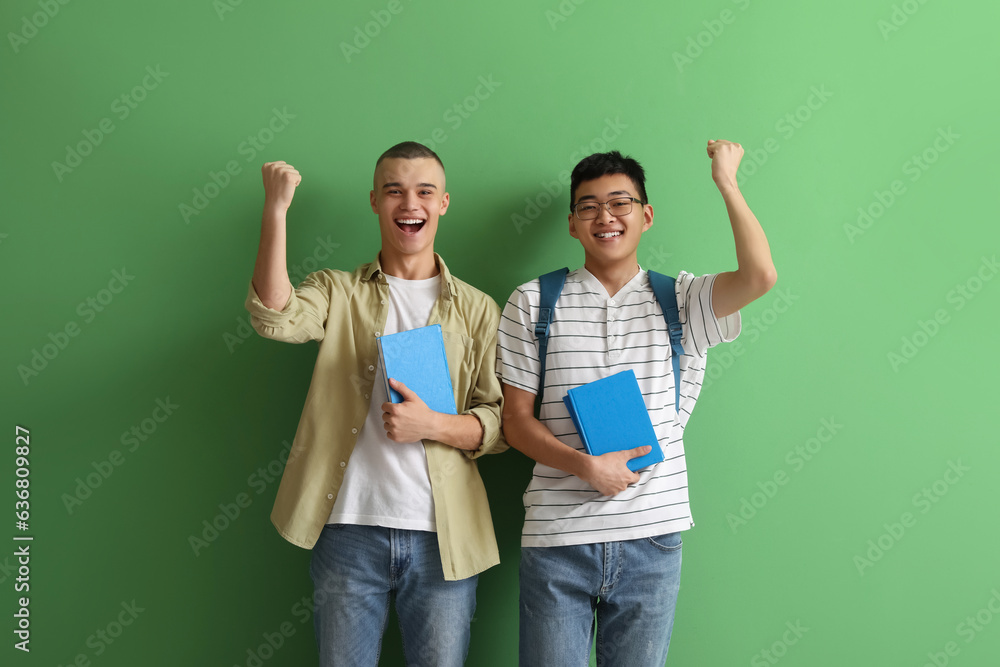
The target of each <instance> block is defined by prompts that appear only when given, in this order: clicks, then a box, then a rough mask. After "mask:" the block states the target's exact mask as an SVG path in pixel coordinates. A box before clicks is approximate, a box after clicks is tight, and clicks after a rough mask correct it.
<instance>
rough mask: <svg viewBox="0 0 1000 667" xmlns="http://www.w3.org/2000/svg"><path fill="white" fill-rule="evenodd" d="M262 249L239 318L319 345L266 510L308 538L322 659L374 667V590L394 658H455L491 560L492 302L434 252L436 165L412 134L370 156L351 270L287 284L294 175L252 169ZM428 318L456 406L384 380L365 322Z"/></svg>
mask: <svg viewBox="0 0 1000 667" xmlns="http://www.w3.org/2000/svg"><path fill="white" fill-rule="evenodd" d="M262 171H263V178H264V216H263V222H262V226H261V238H260V248H259V250H258V253H257V263H256V265H255V267H254V273H253V280H252V282H251V285H250V290H249V294H248V296H247V300H246V307H247V309H248V310H249V311H250V313H251V316H252V317H251V319H252V323H253V326H254V329H256V330H257V332H258V333H260V334H261V335H262V336H265V337H267V338H273V339H275V340H280V341H286V342H293V343H302V342H305V341H309V340H315V341H318V342H319V351H318V355H317V358H316V366H315V368H314V370H313V377H312V382H311V384H310V386H309V393H308V395H307V396H306V404H305V407H304V409H303V411H302V416H301V418H300V421H299V427H298V430H297V432H296V434H295V441H294V443H293V445H292V450H291V453H290V455H289V461H288V464H287V465H286V467H285V471H284V474H283V475H282V478H281V485H280V486H279V488H278V495H277V498H276V499H275V503H274V510H273V512H272V513H271V520H272V521H273V523H274V525H275V527H276V528H277V529H278V532H279V533H280V534H281V535H282V536H283V537H284V538H285V539H286V540H288V541H289V542H292V543H293V544H296V545H298V546H301V547H304V548H307V549H312V550H313V553H312V561H311V565H310V574H311V575H312V579H313V583H314V585H315V589H316V593H315V627H316V638H317V643H318V645H319V652H320V664H321V665H323V666H324V667H326V666H329V665H351V666H354V665H376V664H378V657H379V651H380V647H381V642H382V633H383V631H384V629H385V623H386V618H387V614H388V611H389V602H390V599H394V600H395V605H396V612H397V615H398V617H399V624H400V630H401V632H402V637H403V647H404V651H405V654H406V662H407V664H413V665H418V664H419V665H461V664H462V663H463V662H464V660H465V656H466V654H467V652H468V647H469V627H470V622H471V620H472V614H473V611H474V610H475V606H476V598H475V593H476V581H477V575H478V573H479V572H482V571H483V570H485V569H487V568H489V567H491V566H493V565H496V564H497V563H498V562H499V554H498V550H497V544H496V539H495V537H494V534H493V523H492V520H491V517H490V512H489V506H488V504H487V499H486V490H485V487H484V486H483V482H482V480H481V479H480V477H479V472H478V470H477V467H476V459H478V458H479V457H480V456H482V455H483V454H486V453H491V452H499V451H502V450H503V449H504V448H505V447H506V445H505V444H503V440H502V438H501V436H500V411H501V405H502V397H501V391H500V385H499V382H498V380H497V377H496V374H495V367H494V365H495V361H496V331H497V325H498V321H499V317H500V313H499V308H497V306H496V304H495V303H494V302H493V300H492V299H491V298H490V297H489V296H487V295H486V294H484V293H482V292H480V291H478V290H476V289H475V288H473V287H471V286H470V285H468V284H467V283H465V282H463V281H461V280H459V279H458V278H455V277H454V276H452V275H451V274H450V273H449V272H448V268H447V266H445V263H444V261H443V260H442V259H441V257H440V256H439V255H437V254H436V253H435V252H434V237H435V235H436V233H437V229H438V221H439V219H440V217H441V216H443V215H444V214H445V213H446V212H447V210H448V203H449V195H448V193H447V191H446V190H445V173H444V165H443V164H442V163H441V160H440V158H438V156H437V155H436V154H435V153H434V152H433V151H432V150H430V149H429V148H427V147H426V146H423V145H421V144H418V143H415V142H404V143H402V144H398V145H396V146H393V147H392V148H390V149H389V150H387V151H386V152H385V153H383V154H382V156H381V157H380V158H379V159H378V161H377V163H376V165H375V178H374V185H373V188H372V191H371V194H370V200H371V208H372V212H373V213H375V214H376V215H377V216H378V224H379V231H380V233H381V237H382V245H381V249H380V250H379V252H378V254H377V255H376V257H375V260H374V261H373V262H371V263H369V264H364V265H362V266H360V267H358V268H357V269H355V270H354V271H353V272H347V271H337V270H331V269H324V270H322V271H317V272H315V273H312V274H310V275H309V276H307V277H306V279H305V280H303V281H302V283H301V284H300V285H299V286H298V287H297V288H295V289H293V288H292V286H291V284H290V283H289V280H288V272H287V269H286V265H285V221H286V213H287V211H288V208H289V206H290V205H291V203H292V196H293V194H294V192H295V188H296V187H297V186H298V185H299V184H300V182H301V176H300V174H299V172H298V171H297V170H296V169H295V168H294V167H292V166H291V165H290V164H287V163H285V162H271V163H268V164H265V165H264V167H263V170H262ZM429 324H440V325H441V328H442V331H443V336H444V344H445V352H446V356H447V359H448V369H449V371H450V375H451V382H452V386H453V389H454V393H455V402H456V409H457V412H458V414H456V415H450V414H443V413H438V412H434V411H432V410H430V409H429V408H428V407H427V406H426V405H425V404H424V402H423V401H422V400H421V399H420V397H419V396H417V395H416V394H415V393H414V392H412V391H410V390H409V389H408V388H407V387H406V386H405V385H403V384H402V383H400V382H397V381H396V380H394V379H392V378H390V379H389V383H390V384H391V385H392V387H393V389H395V390H396V391H398V392H399V393H400V394H401V395H402V397H403V399H404V400H403V402H402V403H398V404H394V403H390V402H389V398H388V397H387V396H386V390H385V387H384V380H383V377H382V372H381V368H380V366H379V361H378V351H377V341H378V338H379V337H380V336H383V335H388V334H392V333H396V332H399V331H405V330H409V329H414V328H417V327H422V326H425V325H429Z"/></svg>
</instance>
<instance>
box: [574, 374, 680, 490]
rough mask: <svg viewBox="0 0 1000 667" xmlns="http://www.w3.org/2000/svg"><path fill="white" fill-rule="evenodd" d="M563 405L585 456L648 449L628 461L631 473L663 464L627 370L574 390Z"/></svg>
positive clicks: (634, 382) (640, 401) (637, 383)
mask: <svg viewBox="0 0 1000 667" xmlns="http://www.w3.org/2000/svg"><path fill="white" fill-rule="evenodd" d="M563 402H564V403H565V404H566V408H567V409H568V410H569V414H570V417H572V418H573V423H574V424H575V425H576V430H577V433H579V434H580V439H581V440H582V441H583V446H584V447H586V448H587V453H588V454H591V455H592V456H600V455H601V454H606V453H608V452H617V451H621V450H623V449H632V448H634V447H641V446H643V445H652V447H653V449H652V451H650V452H649V454H646V455H645V456H640V457H638V458H634V459H631V460H629V462H628V468H629V470H631V471H632V472H635V471H637V470H642V469H643V468H645V467H647V466H651V465H653V464H654V463H659V462H660V461H662V460H663V452H662V451H661V450H660V445H659V443H658V442H657V440H656V432H655V431H654V430H653V422H652V421H651V420H650V419H649V411H648V410H647V409H646V403H645V401H643V400H642V392H641V391H640V390H639V381H638V380H636V378H635V373H634V372H632V371H631V370H627V371H622V372H621V373H616V374H614V375H611V376H609V377H606V378H602V379H600V380H595V381H594V382H588V383H587V384H585V385H581V386H579V387H574V388H573V389H570V390H569V393H567V394H566V396H565V397H563Z"/></svg>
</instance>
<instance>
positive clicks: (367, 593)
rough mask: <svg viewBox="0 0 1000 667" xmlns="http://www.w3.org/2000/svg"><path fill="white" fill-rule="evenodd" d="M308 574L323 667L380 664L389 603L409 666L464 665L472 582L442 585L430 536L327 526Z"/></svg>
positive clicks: (473, 593) (472, 605) (472, 606)
mask: <svg viewBox="0 0 1000 667" xmlns="http://www.w3.org/2000/svg"><path fill="white" fill-rule="evenodd" d="M309 573H310V575H311V576H312V580H313V585H314V586H315V589H316V594H315V618H314V620H315V624H316V642H317V644H318V645H319V656H320V665H321V666H322V667H332V666H334V665H336V666H338V667H339V666H351V667H354V666H355V665H377V664H378V658H379V652H380V651H381V648H382V633H383V632H384V631H385V624H386V618H387V617H388V615H389V599H390V597H395V599H396V614H397V616H399V629H400V631H401V632H402V635H403V653H404V654H405V657H406V664H407V665H456V666H458V665H461V664H462V663H463V662H465V656H466V654H468V652H469V625H470V623H471V622H472V614H473V613H474V612H475V610H476V581H477V577H469V578H468V579H460V580H458V581H445V579H444V574H443V572H442V570H441V555H440V553H439V551H438V544H437V535H436V534H435V533H429V532H424V531H416V530H398V529H395V528H382V527H379V526H352V525H343V524H329V525H327V526H326V527H325V528H324V529H323V532H322V533H321V534H320V537H319V541H318V542H317V543H316V546H314V547H313V553H312V561H311V563H310V566H309Z"/></svg>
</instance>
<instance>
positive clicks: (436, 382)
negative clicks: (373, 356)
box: [378, 324, 457, 415]
mask: <svg viewBox="0 0 1000 667" xmlns="http://www.w3.org/2000/svg"><path fill="white" fill-rule="evenodd" d="M378 360H379V363H380V364H381V365H382V375H383V378H384V382H385V390H386V394H387V395H388V396H389V401H390V402H392V403H402V402H403V397H402V396H400V395H399V392H397V391H396V390H395V389H393V388H392V387H390V386H389V378H392V379H394V380H399V381H400V382H402V383H403V384H405V385H406V386H407V387H409V388H410V389H411V390H413V392H414V393H415V394H416V395H417V396H419V397H420V400H422V401H423V402H424V403H426V404H427V407H429V408H430V409H431V410H434V411H435V412H444V413H446V414H449V415H454V414H457V411H456V410H455V392H454V391H453V390H452V386H451V375H449V374H448V357H447V356H446V355H445V351H444V337H443V336H442V334H441V325H440V324H432V325H430V326H426V327H419V328H417V329H410V330H409V331H400V332H399V333H394V334H389V335H388V336H382V337H381V338H379V339H378Z"/></svg>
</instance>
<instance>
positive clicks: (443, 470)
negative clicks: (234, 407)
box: [246, 254, 507, 580]
mask: <svg viewBox="0 0 1000 667" xmlns="http://www.w3.org/2000/svg"><path fill="white" fill-rule="evenodd" d="M435 258H436V260H437V264H438V267H439V268H440V272H441V294H440V295H439V296H438V299H437V301H436V302H435V304H434V308H433V309H432V311H431V315H430V319H429V320H428V322H427V323H428V324H440V325H441V329H442V332H443V335H444V346H445V353H446V356H447V358H448V370H449V372H450V374H451V383H452V387H453V388H454V391H455V403H456V406H457V408H458V410H459V413H460V414H470V415H475V416H476V417H477V418H478V419H479V421H480V422H481V423H482V426H483V441H482V444H481V445H480V446H479V449H477V450H475V451H467V450H460V449H456V448H455V447H451V446H449V445H445V444H442V443H440V442H436V441H433V440H424V441H423V444H424V449H425V451H426V453H427V468H428V472H429V474H430V482H431V493H432V495H433V498H434V517H435V521H436V524H437V535H438V545H439V547H440V551H441V567H442V569H443V571H444V577H445V579H449V580H455V579H465V578H466V577H470V576H472V575H474V574H478V573H479V572H482V571H483V570H486V569H487V568H489V567H492V566H494V565H496V564H497V563H499V562H500V555H499V551H498V549H497V543H496V537H495V536H494V533H493V520H492V518H491V516H490V508H489V504H488V502H487V499H486V487H485V486H484V485H483V481H482V479H481V478H480V476H479V470H478V468H477V466H476V459H477V458H478V457H480V456H482V455H483V454H486V453H496V452H501V451H503V450H504V449H506V448H507V444H506V443H505V442H504V441H503V439H502V437H501V434H500V411H501V406H502V400H503V399H502V394H501V389H500V383H499V380H498V379H497V377H496V373H495V371H494V369H495V365H496V339H497V327H498V324H499V321H500V309H499V308H498V307H497V305H496V303H495V302H494V301H493V299H492V298H490V297H489V296H488V295H486V294H484V293H483V292H480V291H479V290H477V289H475V288H474V287H472V286H471V285H469V284H467V283H465V282H463V281H461V280H459V279H457V278H455V277H453V276H452V275H451V274H450V273H449V272H448V268H447V267H446V266H445V263H444V261H443V260H442V259H441V257H440V256H438V255H436V254H435ZM388 303H389V284H388V282H387V281H386V279H385V277H384V276H383V274H382V270H381V266H380V264H379V259H378V256H376V258H375V261H374V262H372V263H370V264H364V265H362V266H360V267H358V269H356V270H355V271H354V272H353V273H348V272H346V271H334V270H331V269H324V270H322V271H317V272H315V273H311V274H309V275H308V276H307V277H306V278H305V280H303V281H302V284H300V285H299V287H298V288H297V289H295V290H293V291H292V294H291V296H290V297H289V299H288V303H286V304H285V307H284V308H283V309H282V310H281V311H280V312H279V311H277V310H274V309H272V308H268V307H267V306H265V305H264V304H263V303H262V302H261V301H260V298H259V297H258V296H257V293H256V291H255V290H254V288H253V283H252V282H251V284H250V290H249V293H248V295H247V300H246V308H247V310H248V311H250V315H251V323H252V324H253V328H254V329H255V330H256V331H257V332H258V333H259V334H260V335H262V336H264V337H265V338H273V339H274V340H280V341H284V342H289V343H304V342H306V341H310V340H315V341H319V353H318V355H317V357H316V366H315V368H314V369H313V376H312V381H311V382H310V385H309V393H308V394H307V395H306V403H305V407H304V408H303V409H302V416H301V418H300V419H299V426H298V430H297V431H296V433H295V441H294V442H293V443H292V449H291V452H290V453H289V457H288V462H287V464H286V465H285V471H284V474H283V475H282V477H281V484H280V486H279V487H278V495H277V498H276V499H275V501H274V509H273V510H272V512H271V521H272V522H273V523H274V525H275V527H276V528H277V529H278V532H279V533H280V534H281V536H282V537H284V538H285V539H286V540H288V541H289V542H291V543H292V544H296V545H298V546H300V547H304V548H306V549H311V548H312V547H313V545H315V544H316V541H317V540H318V539H319V535H320V533H321V532H322V530H323V527H324V525H326V521H327V519H328V518H329V516H330V511H331V510H332V509H333V504H334V502H335V501H336V499H337V493H338V492H339V491H340V486H341V484H342V483H343V481H344V472H345V471H346V469H347V466H349V465H350V461H351V452H352V451H353V450H354V444H355V443H356V442H357V439H358V436H359V434H360V433H361V428H362V426H363V425H364V423H365V419H366V417H367V415H368V407H369V404H370V402H371V395H372V386H373V385H374V381H375V367H376V364H378V350H377V344H376V343H377V340H378V337H379V336H380V335H381V333H382V330H383V328H384V327H385V322H386V318H387V316H388V308H389V306H388Z"/></svg>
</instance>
